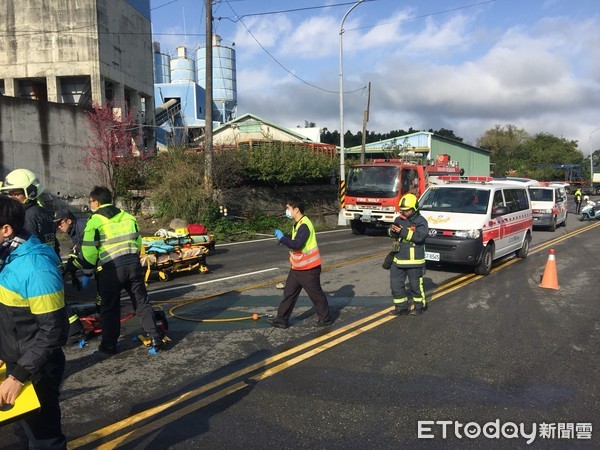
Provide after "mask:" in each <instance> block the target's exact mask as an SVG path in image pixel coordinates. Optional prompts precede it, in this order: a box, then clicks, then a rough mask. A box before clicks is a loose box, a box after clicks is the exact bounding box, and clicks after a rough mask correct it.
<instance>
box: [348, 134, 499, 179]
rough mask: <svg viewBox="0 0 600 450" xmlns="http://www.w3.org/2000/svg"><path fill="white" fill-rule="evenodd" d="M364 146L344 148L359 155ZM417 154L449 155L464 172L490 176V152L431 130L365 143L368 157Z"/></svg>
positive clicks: (427, 157)
mask: <svg viewBox="0 0 600 450" xmlns="http://www.w3.org/2000/svg"><path fill="white" fill-rule="evenodd" d="M360 152H361V146H360V145H358V146H356V147H350V148H347V149H345V156H346V157H356V158H358V157H360ZM406 152H410V153H416V154H419V155H422V157H423V158H424V159H425V160H429V161H435V160H436V158H437V157H438V156H439V155H444V154H445V155H449V156H450V159H451V160H452V161H458V165H459V167H460V168H461V169H464V174H465V175H466V176H469V175H473V176H474V175H481V176H484V175H485V176H489V174H490V151H489V150H486V149H484V148H479V147H474V146H472V145H468V144H465V143H463V142H459V141H455V140H453V139H448V138H445V137H442V136H438V135H437V134H434V133H431V132H429V131H418V132H416V133H410V134H406V135H404V136H400V137H396V138H390V139H384V140H382V141H378V142H371V143H369V144H366V145H365V159H366V160H369V159H373V158H398V157H399V155H400V154H402V153H406Z"/></svg>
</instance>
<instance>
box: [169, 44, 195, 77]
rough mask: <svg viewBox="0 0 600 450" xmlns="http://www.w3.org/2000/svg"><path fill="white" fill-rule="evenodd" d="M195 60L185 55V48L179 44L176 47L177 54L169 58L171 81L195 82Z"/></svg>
mask: <svg viewBox="0 0 600 450" xmlns="http://www.w3.org/2000/svg"><path fill="white" fill-rule="evenodd" d="M195 82H196V62H195V61H194V60H193V59H191V58H188V57H187V49H186V48H185V47H184V46H182V45H180V46H179V47H177V56H176V57H175V58H171V83H173V84H178V83H183V84H187V83H195Z"/></svg>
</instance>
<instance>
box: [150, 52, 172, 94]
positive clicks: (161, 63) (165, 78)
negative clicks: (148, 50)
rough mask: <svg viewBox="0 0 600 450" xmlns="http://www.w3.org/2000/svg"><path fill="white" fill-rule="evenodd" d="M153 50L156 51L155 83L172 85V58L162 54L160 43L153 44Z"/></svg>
mask: <svg viewBox="0 0 600 450" xmlns="http://www.w3.org/2000/svg"><path fill="white" fill-rule="evenodd" d="M152 48H153V51H154V83H155V84H161V83H170V82H171V56H169V55H168V54H166V53H161V52H160V43H159V42H153V43H152Z"/></svg>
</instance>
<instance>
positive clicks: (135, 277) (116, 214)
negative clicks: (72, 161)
mask: <svg viewBox="0 0 600 450" xmlns="http://www.w3.org/2000/svg"><path fill="white" fill-rule="evenodd" d="M89 205H90V210H91V211H92V216H91V217H90V218H89V220H88V221H87V223H86V225H85V230H84V233H83V242H82V245H81V256H80V257H79V258H77V259H76V260H73V259H70V260H69V262H68V263H67V264H68V265H70V264H74V265H75V266H76V267H78V268H81V269H83V270H84V273H86V272H87V273H88V274H89V275H91V273H92V272H93V271H94V270H95V271H96V272H95V276H96V280H97V284H98V293H99V294H100V297H101V299H102V303H101V305H100V316H101V318H102V341H101V343H100V346H99V347H98V351H99V352H100V353H101V354H102V355H104V356H110V355H114V354H116V353H117V342H118V339H119V334H120V318H121V290H122V289H125V290H126V291H127V293H128V294H129V296H130V298H131V302H132V304H133V308H134V310H135V314H136V315H137V317H138V318H139V319H140V322H141V324H142V328H143V329H144V331H145V332H146V333H148V335H149V336H150V341H151V345H152V347H155V348H156V347H159V346H161V345H162V344H163V340H162V339H163V336H162V333H161V332H160V331H159V330H158V329H157V326H156V322H155V321H154V311H153V309H152V305H151V304H150V300H149V299H148V292H147V291H146V286H145V284H144V278H143V275H142V266H141V264H140V257H139V252H140V250H141V246H142V237H141V234H140V231H139V228H138V224H137V221H136V220H135V217H133V216H132V215H131V214H128V213H126V212H125V211H122V210H120V209H119V208H117V207H116V206H114V205H113V204H112V194H111V192H110V190H109V189H108V188H106V187H104V186H96V187H94V189H92V191H91V192H90V197H89Z"/></svg>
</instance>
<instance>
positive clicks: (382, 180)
mask: <svg viewBox="0 0 600 450" xmlns="http://www.w3.org/2000/svg"><path fill="white" fill-rule="evenodd" d="M463 173H464V171H462V170H461V169H460V168H459V167H458V163H457V162H456V161H451V160H450V156H449V155H446V154H443V155H439V156H438V157H437V159H436V160H435V161H431V162H430V163H427V162H423V160H422V159H421V158H420V157H413V156H408V157H403V158H402V159H375V160H373V161H371V162H368V163H365V164H358V165H356V166H353V167H352V168H351V169H350V170H349V171H348V178H347V185H346V199H345V206H344V208H343V210H342V212H341V215H342V218H343V219H345V221H346V225H347V224H348V222H349V223H350V226H351V227H352V232H353V233H354V234H364V233H365V231H366V230H367V228H368V227H380V226H386V225H389V224H391V223H393V222H394V219H395V218H396V216H397V215H398V203H399V201H400V198H401V197H402V196H403V195H404V194H406V193H408V192H412V193H413V194H415V195H416V196H417V197H419V196H420V195H421V194H422V193H423V192H424V191H425V189H426V188H427V186H428V184H429V183H430V182H433V181H434V177H438V176H442V175H462V174H463Z"/></svg>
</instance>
